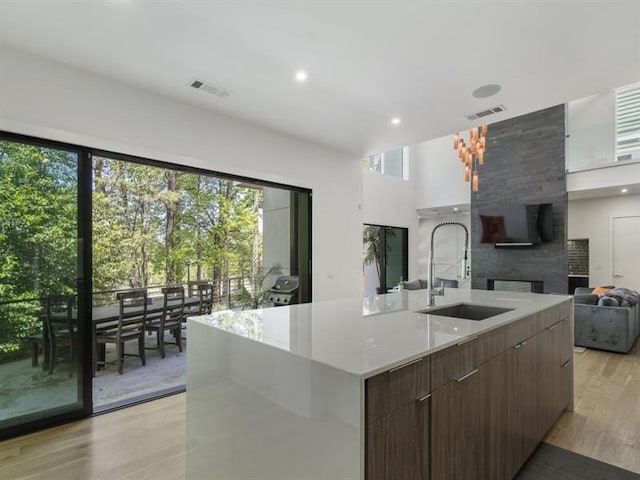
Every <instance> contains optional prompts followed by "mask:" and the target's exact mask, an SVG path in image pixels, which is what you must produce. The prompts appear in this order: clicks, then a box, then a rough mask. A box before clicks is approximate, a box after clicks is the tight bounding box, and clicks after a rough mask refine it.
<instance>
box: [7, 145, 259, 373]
mask: <svg viewBox="0 0 640 480" xmlns="http://www.w3.org/2000/svg"><path fill="white" fill-rule="evenodd" d="M93 167H94V178H93V197H92V202H93V213H92V215H93V285H94V292H101V291H111V290H116V289H122V288H131V287H143V286H149V285H162V284H167V283H180V282H185V281H186V280H187V267H186V263H187V262H190V264H191V267H190V272H189V273H190V274H191V275H190V278H191V280H200V279H208V280H217V279H222V278H226V277H234V276H249V275H255V274H256V268H257V267H256V262H254V259H255V258H261V250H262V240H261V238H260V232H259V229H258V224H259V214H260V207H261V204H262V190H261V189H256V188H252V187H250V186H241V185H238V184H237V182H234V181H232V180H228V179H221V178H216V177H210V176H204V175H196V174H191V173H184V172H176V171H171V170H167V169H163V168H159V167H152V166H148V165H141V164H134V163H129V162H124V161H120V160H114V159H109V158H100V157H95V158H94V159H93ZM77 172H78V166H77V158H76V155H75V154H72V153H69V152H65V151H62V150H55V149H49V148H42V147H36V146H31V145H26V144H21V143H17V142H10V141H0V354H1V355H2V359H0V361H2V360H5V359H6V358H8V357H7V355H9V354H10V353H11V354H12V355H13V354H16V355H17V354H19V353H20V352H22V353H26V351H27V347H28V342H27V339H28V337H29V336H31V335H34V334H38V332H39V329H40V328H41V324H42V321H41V319H40V318H39V317H38V315H37V314H38V311H39V308H40V307H39V300H38V299H39V298H41V297H44V296H47V295H50V294H64V293H75V292H76V289H77V286H76V282H77V273H76V268H77V245H76V236H77V230H78V229H77V221H78V219H77V217H78V212H77V202H78V200H77V188H78V187H77V185H78V178H77V177H78V173H77ZM258 263H259V262H258ZM29 299H32V300H29ZM13 300H21V301H20V302H11V301H13ZM94 300H96V302H103V303H107V302H111V301H113V298H112V296H109V295H105V296H100V295H95V296H94ZM3 302H4V303H3ZM7 302H11V303H7Z"/></svg>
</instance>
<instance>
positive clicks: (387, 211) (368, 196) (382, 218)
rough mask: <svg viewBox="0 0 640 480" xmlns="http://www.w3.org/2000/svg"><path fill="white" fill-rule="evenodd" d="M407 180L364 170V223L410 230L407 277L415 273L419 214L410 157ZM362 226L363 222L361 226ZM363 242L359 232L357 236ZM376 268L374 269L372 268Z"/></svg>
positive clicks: (416, 267)
mask: <svg viewBox="0 0 640 480" xmlns="http://www.w3.org/2000/svg"><path fill="white" fill-rule="evenodd" d="M408 163H409V165H408V167H409V180H403V179H401V178H397V177H391V176H389V175H383V174H380V173H375V172H371V171H369V170H365V169H362V170H363V173H362V175H363V178H364V179H363V202H362V206H363V217H362V218H363V223H370V224H373V225H385V226H390V227H404V228H408V229H409V237H408V243H409V265H408V267H409V278H413V276H415V275H417V272H418V264H417V259H418V213H417V211H416V207H415V198H414V182H415V180H414V175H413V172H414V171H415V170H414V169H413V163H414V161H413V158H412V156H411V154H409V159H408ZM360 228H362V225H361V226H360ZM360 237H361V239H360V244H361V245H362V234H361V235H360ZM374 270H375V268H374Z"/></svg>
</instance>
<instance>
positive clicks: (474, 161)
mask: <svg viewBox="0 0 640 480" xmlns="http://www.w3.org/2000/svg"><path fill="white" fill-rule="evenodd" d="M488 129H489V127H488V126H487V125H482V127H475V128H472V129H471V130H469V144H468V145H467V143H466V142H465V141H464V139H463V138H461V137H460V133H456V134H455V135H454V137H453V149H454V150H456V151H457V152H458V156H459V157H460V161H461V162H462V164H463V165H464V167H465V168H464V181H465V182H469V181H470V182H471V190H473V191H474V192H477V191H478V190H479V187H480V175H479V173H478V167H479V166H482V165H484V152H486V150H487V130H488Z"/></svg>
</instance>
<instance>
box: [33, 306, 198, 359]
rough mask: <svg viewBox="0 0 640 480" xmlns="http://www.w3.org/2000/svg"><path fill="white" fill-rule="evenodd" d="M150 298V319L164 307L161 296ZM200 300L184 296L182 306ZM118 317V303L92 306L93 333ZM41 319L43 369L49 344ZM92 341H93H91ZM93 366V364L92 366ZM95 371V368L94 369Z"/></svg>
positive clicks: (111, 324) (130, 312)
mask: <svg viewBox="0 0 640 480" xmlns="http://www.w3.org/2000/svg"><path fill="white" fill-rule="evenodd" d="M150 299H152V300H151V301H150V302H147V318H148V319H150V318H151V319H152V318H159V317H160V315H162V310H163V309H164V299H163V297H150ZM178 302H179V301H178V300H169V302H168V304H169V306H172V305H175V304H177V303H178ZM199 302H200V299H199V298H198V297H185V299H184V306H185V309H186V308H188V307H194V306H197V305H198V304H199ZM139 307H140V310H139V312H140V314H142V310H143V309H142V305H140V306H139ZM135 313H136V311H135V310H133V309H132V308H129V309H128V311H127V315H128V316H130V315H135ZM119 317H120V304H117V303H116V304H109V305H101V306H98V307H93V308H92V309H91V320H92V323H93V325H92V331H93V335H92V336H94V335H95V332H96V331H100V330H105V329H109V328H113V327H115V326H117V325H118V319H119ZM72 318H73V320H74V321H76V322H77V320H78V311H77V310H73V312H72ZM42 321H43V330H42V331H43V342H42V347H43V361H42V369H43V370H45V371H46V370H48V369H49V351H50V350H49V349H50V345H49V335H48V332H47V329H46V328H44V327H45V325H44V322H45V321H46V319H45V318H44V317H43V319H42ZM92 343H94V342H92ZM93 348H95V345H94V346H93ZM98 353H99V355H98V356H99V357H100V359H101V360H104V355H103V353H104V352H102V351H101V352H98ZM94 368H95V366H94ZM94 371H95V370H94Z"/></svg>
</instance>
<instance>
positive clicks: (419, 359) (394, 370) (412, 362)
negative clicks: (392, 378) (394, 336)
mask: <svg viewBox="0 0 640 480" xmlns="http://www.w3.org/2000/svg"><path fill="white" fill-rule="evenodd" d="M421 361H422V359H421V358H418V359H417V360H412V361H410V362H407V363H404V364H402V365H400V366H397V367H394V368H392V369H391V370H389V373H393V372H397V371H398V370H400V369H401V368H404V367H408V366H409V365H413V364H414V363H418V362H421Z"/></svg>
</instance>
